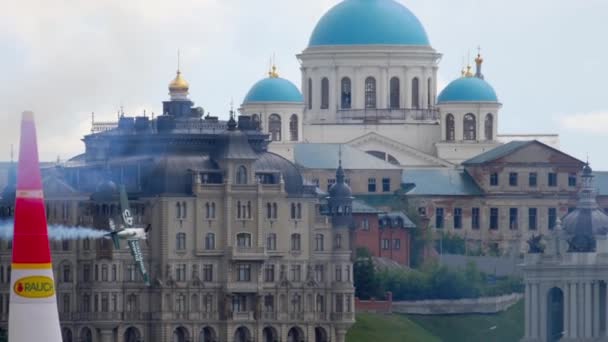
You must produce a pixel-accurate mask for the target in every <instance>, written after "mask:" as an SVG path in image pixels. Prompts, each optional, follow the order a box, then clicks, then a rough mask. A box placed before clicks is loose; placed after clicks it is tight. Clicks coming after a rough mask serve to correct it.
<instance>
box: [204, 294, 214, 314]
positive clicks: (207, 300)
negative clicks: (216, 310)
mask: <svg viewBox="0 0 608 342" xmlns="http://www.w3.org/2000/svg"><path fill="white" fill-rule="evenodd" d="M203 309H204V310H205V312H212V311H213V295H211V294H207V295H205V296H204V297H203Z"/></svg>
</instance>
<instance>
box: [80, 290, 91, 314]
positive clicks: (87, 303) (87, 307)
mask: <svg viewBox="0 0 608 342" xmlns="http://www.w3.org/2000/svg"><path fill="white" fill-rule="evenodd" d="M82 311H83V312H91V297H90V296H89V295H88V294H85V295H83V296H82Z"/></svg>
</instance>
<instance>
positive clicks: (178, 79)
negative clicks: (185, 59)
mask: <svg viewBox="0 0 608 342" xmlns="http://www.w3.org/2000/svg"><path fill="white" fill-rule="evenodd" d="M189 88H190V85H189V84H188V82H186V80H185V79H184V77H182V73H181V71H179V70H178V71H177V75H176V76H175V79H173V81H171V83H169V91H171V92H174V91H177V92H185V91H188V89H189Z"/></svg>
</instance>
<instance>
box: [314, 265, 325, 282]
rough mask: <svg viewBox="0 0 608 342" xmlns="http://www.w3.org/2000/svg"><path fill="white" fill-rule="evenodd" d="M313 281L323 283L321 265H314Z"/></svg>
mask: <svg viewBox="0 0 608 342" xmlns="http://www.w3.org/2000/svg"><path fill="white" fill-rule="evenodd" d="M315 281H316V282H318V283H322V282H324V281H325V267H324V266H323V265H315Z"/></svg>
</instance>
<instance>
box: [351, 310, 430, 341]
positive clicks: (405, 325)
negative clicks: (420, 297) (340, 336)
mask: <svg viewBox="0 0 608 342" xmlns="http://www.w3.org/2000/svg"><path fill="white" fill-rule="evenodd" d="M346 341H347V342H369V341H373V342H408V341H412V342H413V341H416V342H418V341H424V342H427V341H428V342H441V340H440V339H438V338H436V337H435V336H433V335H431V334H429V333H428V332H427V331H425V330H424V329H423V328H421V327H420V326H418V325H416V323H413V322H412V321H410V320H409V319H407V317H405V316H401V315H375V314H358V315H357V323H356V324H355V325H354V326H353V327H352V328H351V329H350V330H349V331H348V335H346Z"/></svg>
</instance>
